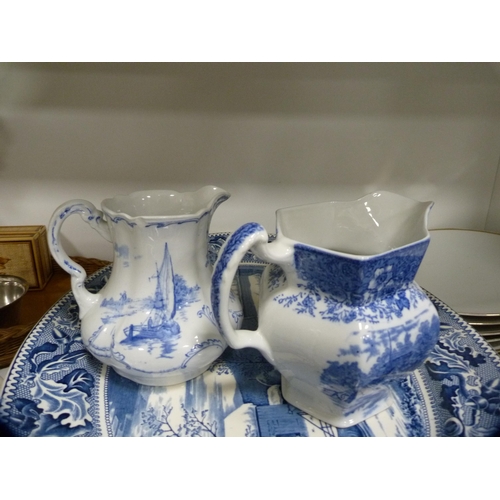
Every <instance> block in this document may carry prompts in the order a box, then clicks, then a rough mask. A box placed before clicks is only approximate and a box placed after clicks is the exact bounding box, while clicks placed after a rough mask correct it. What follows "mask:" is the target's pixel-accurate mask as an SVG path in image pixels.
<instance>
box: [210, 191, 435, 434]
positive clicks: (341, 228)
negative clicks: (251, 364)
mask: <svg viewBox="0 0 500 500" xmlns="http://www.w3.org/2000/svg"><path fill="white" fill-rule="evenodd" d="M431 206H432V203H431V202H418V201H415V200H411V199H408V198H406V197H403V196H399V195H397V194H393V193H389V192H384V191H381V192H376V193H373V194H370V195H368V196H365V197H363V198H361V199H358V200H355V201H351V202H338V201H333V202H327V203H317V204H312V205H306V206H298V207H292V208H284V209H280V210H278V211H277V237H276V239H275V240H274V241H272V242H269V238H268V233H267V231H266V230H265V229H264V228H263V227H262V226H261V225H260V224H257V223H248V224H245V225H243V226H242V227H240V228H239V229H238V230H237V231H235V232H234V233H233V234H232V235H231V237H230V238H229V239H228V241H227V242H226V244H225V246H224V247H223V248H222V249H221V252H220V254H219V258H218V260H217V262H216V265H215V270H214V274H213V277H212V306H213V310H214V313H215V317H216V319H217V321H218V323H219V325H220V327H221V331H222V333H223V336H224V337H225V338H226V340H227V342H228V343H229V345H230V346H232V347H233V348H236V349H239V348H242V347H254V348H257V349H259V350H260V351H261V352H262V354H263V355H264V356H265V357H266V359H267V360H268V361H269V362H270V363H272V364H273V365H274V366H275V367H276V368H277V370H279V372H280V373H281V377H282V393H283V397H284V399H285V400H286V401H287V402H288V403H291V404H293V405H294V406H296V407H298V408H300V409H301V410H303V411H305V412H307V413H309V414H311V415H313V416H315V417H317V418H319V419H320V420H323V421H325V422H328V423H330V424H332V425H334V426H336V427H349V426H351V425H355V424H356V423H358V422H360V421H362V420H365V419H367V418H369V417H371V416H373V415H375V414H376V413H378V412H380V411H382V410H384V409H386V408H387V407H388V406H389V405H390V404H391V394H390V389H389V384H390V382H391V381H392V380H394V379H395V378H398V377H405V376H406V375H407V374H409V373H410V372H411V371H413V370H415V369H416V368H417V367H418V366H419V365H421V364H422V363H423V362H424V360H425V359H426V357H427V356H428V354H429V353H430V351H431V350H432V349H433V347H434V346H435V344H436V342H437V339H438V336H439V330H440V324H439V318H438V315H437V312H436V309H435V307H434V305H433V304H432V302H431V301H430V299H429V298H428V296H427V295H426V293H425V292H424V291H423V290H422V289H421V288H420V287H419V286H418V284H417V283H415V281H414V278H415V274H416V273H417V270H418V268H419V266H420V263H421V261H422V258H423V257H424V254H425V251H426V249H427V246H428V244H429V238H430V237H429V232H428V230H427V218H428V213H429V210H430V208H431ZM249 250H252V251H253V252H254V253H255V254H256V255H257V256H258V257H259V258H261V259H263V260H264V261H267V262H269V263H270V265H268V266H267V267H266V269H265V271H264V273H263V276H262V280H261V285H260V293H259V308H258V324H259V326H258V329H257V330H256V331H249V330H235V329H234V328H233V326H232V324H231V321H230V319H231V318H230V314H229V306H230V302H229V291H230V286H231V282H232V280H233V277H234V274H235V272H236V269H237V266H238V263H239V261H240V260H241V258H242V257H243V255H244V254H245V253H246V252H247V251H249Z"/></svg>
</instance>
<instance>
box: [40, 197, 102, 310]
mask: <svg viewBox="0 0 500 500" xmlns="http://www.w3.org/2000/svg"><path fill="white" fill-rule="evenodd" d="M74 214H80V216H81V217H82V219H83V220H84V221H85V222H87V223H88V224H89V225H90V226H91V227H92V228H93V229H95V230H96V231H97V232H98V233H99V234H100V235H101V236H102V237H104V238H105V239H106V240H108V241H110V242H111V235H110V233H109V228H108V225H107V224H106V222H104V220H103V213H102V212H101V211H100V210H98V209H97V208H96V207H95V206H94V205H93V204H92V203H90V202H89V201H86V200H71V201H68V202H66V203H63V204H62V205H60V206H59V207H58V208H57V209H56V210H55V212H54V214H53V215H52V217H51V219H50V222H49V234H48V243H49V249H50V251H51V253H52V256H53V257H54V259H55V261H56V262H57V263H58V264H59V265H60V266H61V267H62V269H64V270H65V271H66V272H67V273H68V274H70V275H71V289H72V291H73V295H74V296H75V300H76V302H77V304H78V307H79V309H80V318H83V316H85V314H86V313H87V312H88V311H89V309H90V308H91V307H92V306H93V305H94V304H95V303H96V302H97V301H98V300H99V294H98V293H91V292H89V291H88V290H87V289H86V288H85V279H86V278H87V273H86V272H85V269H83V267H82V266H80V265H79V264H77V263H76V262H75V261H74V260H72V259H71V258H70V257H69V256H68V254H67V253H66V252H65V250H64V248H62V246H61V243H60V232H61V227H62V225H63V223H64V221H65V220H66V219H67V218H68V217H69V216H70V215H74Z"/></svg>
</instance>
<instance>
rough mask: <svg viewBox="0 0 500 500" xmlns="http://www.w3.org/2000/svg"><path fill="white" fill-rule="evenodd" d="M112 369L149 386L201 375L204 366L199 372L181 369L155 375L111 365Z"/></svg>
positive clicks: (185, 380)
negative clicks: (175, 371)
mask: <svg viewBox="0 0 500 500" xmlns="http://www.w3.org/2000/svg"><path fill="white" fill-rule="evenodd" d="M207 368H208V367H207ZM113 370H115V372H116V373H118V375H121V376H122V377H124V378H126V379H128V380H132V382H135V383H136V384H141V385H148V386H151V387H167V386H171V385H177V384H182V383H184V382H187V381H188V380H191V379H193V378H196V377H198V376H199V375H201V374H202V373H203V372H204V371H205V370H206V368H203V369H201V370H199V372H198V371H197V372H195V373H193V372H192V371H190V372H185V371H183V372H181V373H170V374H168V375H161V374H160V375H156V376H154V375H138V374H137V373H131V372H130V370H122V369H120V368H117V367H116V366H113Z"/></svg>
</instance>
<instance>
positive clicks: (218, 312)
mask: <svg viewBox="0 0 500 500" xmlns="http://www.w3.org/2000/svg"><path fill="white" fill-rule="evenodd" d="M268 239H269V235H268V233H267V231H266V230H265V229H264V227H262V226H261V225H260V224H258V223H256V222H249V223H247V224H244V225H243V226H241V227H240V228H239V229H237V230H236V231H235V232H234V233H233V234H232V235H231V236H230V237H229V238H228V239H227V241H226V243H225V244H224V245H223V247H222V248H221V250H220V253H219V256H218V258H217V261H216V263H215V266H214V272H213V274H212V291H211V297H212V309H213V312H214V316H215V320H216V321H217V324H218V325H219V328H220V330H221V333H222V335H224V337H225V338H226V340H227V342H228V344H229V345H230V346H231V347H233V348H234V349H241V348H243V347H254V348H255V349H258V350H259V351H260V352H261V353H262V354H263V355H264V357H265V358H266V359H267V360H268V361H269V362H270V363H273V362H274V361H273V358H274V356H273V354H272V352H271V350H270V348H269V344H268V342H267V340H266V339H265V338H264V336H263V335H262V332H261V331H260V329H259V328H257V330H235V329H234V328H233V326H232V324H231V319H230V315H229V294H230V290H231V284H232V283H233V280H234V276H235V274H236V271H237V270H238V265H239V263H240V261H241V260H242V259H243V257H244V256H245V254H246V253H247V252H248V251H249V250H250V249H252V250H253V251H254V253H256V254H257V256H258V257H259V258H262V259H263V260H266V261H270V262H274V263H277V264H279V263H284V262H285V261H287V260H288V254H289V253H290V252H287V251H286V249H284V250H285V251H283V249H282V248H280V249H278V250H279V251H278V252H273V251H272V245H273V243H268ZM274 248H276V249H277V247H274Z"/></svg>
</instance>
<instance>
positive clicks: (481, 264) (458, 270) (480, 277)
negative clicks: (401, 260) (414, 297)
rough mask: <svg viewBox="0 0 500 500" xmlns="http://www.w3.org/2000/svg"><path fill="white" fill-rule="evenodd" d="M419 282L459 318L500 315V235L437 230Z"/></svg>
mask: <svg viewBox="0 0 500 500" xmlns="http://www.w3.org/2000/svg"><path fill="white" fill-rule="evenodd" d="M430 234H431V241H430V244H429V248H428V250H427V254H426V256H425V258H424V260H423V262H422V265H421V266H420V269H419V271H418V273H417V276H416V281H417V283H418V284H419V285H421V286H422V287H423V288H425V289H426V290H428V291H429V292H431V293H432V294H434V295H436V297H439V298H440V299H441V300H442V301H443V302H445V303H446V304H448V305H449V306H450V307H451V308H452V309H453V310H455V311H457V313H458V314H465V315H474V316H475V315H477V316H483V315H497V316H498V315H500V234H496V233H488V232H483V231H470V230H460V229H436V230H433V231H431V232H430Z"/></svg>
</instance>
